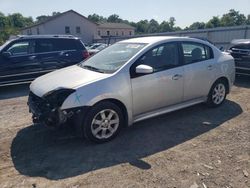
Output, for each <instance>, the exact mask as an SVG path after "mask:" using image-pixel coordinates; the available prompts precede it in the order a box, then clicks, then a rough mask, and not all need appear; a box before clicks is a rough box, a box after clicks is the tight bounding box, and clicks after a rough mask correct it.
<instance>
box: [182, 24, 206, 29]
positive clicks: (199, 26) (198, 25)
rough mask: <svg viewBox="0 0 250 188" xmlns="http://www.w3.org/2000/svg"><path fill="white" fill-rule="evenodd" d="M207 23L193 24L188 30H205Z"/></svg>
mask: <svg viewBox="0 0 250 188" xmlns="http://www.w3.org/2000/svg"><path fill="white" fill-rule="evenodd" d="M205 25H206V24H205V23H204V22H194V23H193V24H191V25H190V26H189V27H188V28H186V29H190V30H196V29H204V28H205Z"/></svg>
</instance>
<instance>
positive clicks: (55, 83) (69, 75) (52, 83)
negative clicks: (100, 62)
mask: <svg viewBox="0 0 250 188" xmlns="http://www.w3.org/2000/svg"><path fill="white" fill-rule="evenodd" d="M109 75H110V74H103V73H98V72H94V71H90V70H86V69H83V68H81V67H79V66H77V65H74V66H70V67H67V68H63V69H60V70H57V71H54V72H51V73H48V74H45V75H43V76H41V77H39V78H37V79H35V80H34V81H33V82H32V83H31V85H30V90H31V91H32V92H33V93H34V94H35V95H37V96H39V97H42V96H43V95H45V94H46V93H48V92H50V91H53V90H57V89H60V88H70V89H76V88H77V87H79V86H82V85H85V84H88V83H91V82H93V81H96V80H100V79H103V78H106V77H108V76H109Z"/></svg>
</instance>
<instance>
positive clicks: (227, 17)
mask: <svg viewBox="0 0 250 188" xmlns="http://www.w3.org/2000/svg"><path fill="white" fill-rule="evenodd" d="M245 24H246V17H245V15H244V14H240V13H239V11H235V10H234V9H231V10H229V13H227V14H224V15H223V16H222V18H221V25H222V26H237V25H245Z"/></svg>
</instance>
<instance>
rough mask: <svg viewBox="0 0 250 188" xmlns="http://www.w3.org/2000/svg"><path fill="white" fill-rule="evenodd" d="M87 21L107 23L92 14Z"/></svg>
mask: <svg viewBox="0 0 250 188" xmlns="http://www.w3.org/2000/svg"><path fill="white" fill-rule="evenodd" d="M88 19H89V20H91V21H92V22H95V23H101V22H107V19H106V18H104V17H103V16H99V15H98V14H92V15H89V16H88Z"/></svg>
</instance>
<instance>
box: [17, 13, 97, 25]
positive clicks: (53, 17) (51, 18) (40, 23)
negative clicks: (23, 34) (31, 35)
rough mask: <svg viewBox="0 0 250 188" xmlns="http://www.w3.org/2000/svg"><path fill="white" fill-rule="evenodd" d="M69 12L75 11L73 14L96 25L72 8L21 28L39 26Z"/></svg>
mask: <svg viewBox="0 0 250 188" xmlns="http://www.w3.org/2000/svg"><path fill="white" fill-rule="evenodd" d="M70 12H71V13H75V14H77V15H78V16H80V17H82V18H83V19H85V20H87V21H89V22H91V23H93V24H95V25H97V24H96V23H95V22H92V21H91V20H89V19H88V18H86V17H85V16H83V15H81V14H79V13H78V12H76V11H74V10H68V11H66V12H62V13H60V14H56V15H55V16H51V17H49V18H48V19H46V20H44V21H41V22H38V23H35V24H33V25H31V26H28V27H25V28H22V29H21V30H25V29H29V28H32V27H35V26H39V25H42V24H45V23H47V22H50V21H52V20H55V19H57V18H58V17H61V16H63V15H65V14H68V13H70Z"/></svg>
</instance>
